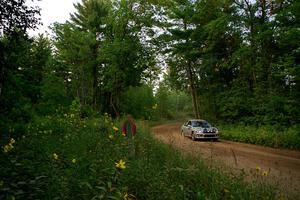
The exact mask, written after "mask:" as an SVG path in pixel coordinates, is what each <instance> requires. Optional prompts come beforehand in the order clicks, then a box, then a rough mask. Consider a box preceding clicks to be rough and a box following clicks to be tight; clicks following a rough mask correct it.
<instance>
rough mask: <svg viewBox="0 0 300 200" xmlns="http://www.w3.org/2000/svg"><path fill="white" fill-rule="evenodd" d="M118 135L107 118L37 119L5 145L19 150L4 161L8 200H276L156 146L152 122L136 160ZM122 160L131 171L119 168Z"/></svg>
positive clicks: (140, 138) (142, 126)
mask: <svg viewBox="0 0 300 200" xmlns="http://www.w3.org/2000/svg"><path fill="white" fill-rule="evenodd" d="M75 104H76V103H74V105H73V106H72V107H76V106H75ZM118 127H119V126H118V123H115V122H114V121H113V120H112V119H111V117H110V116H109V115H107V114H105V115H104V116H102V117H101V118H98V119H92V120H83V119H81V118H79V117H78V116H76V115H74V114H72V113H64V114H63V113H61V115H60V116H56V117H52V116H47V117H44V118H36V119H35V121H33V122H32V123H30V124H29V125H28V127H27V131H26V134H24V135H23V136H22V137H18V138H14V139H15V142H13V141H12V140H10V139H9V138H8V139H6V140H4V141H3V142H2V141H1V143H2V144H3V145H5V144H7V143H11V144H12V146H13V148H12V149H10V150H9V151H8V152H6V153H5V152H3V151H2V149H1V153H0V161H1V163H2V164H1V166H0V169H1V174H0V180H1V182H0V183H1V184H0V197H1V199H2V198H16V199H20V198H21V199H22V198H30V199H45V198H48V199H55V198H59V199H93V198H94V199H111V198H112V199H124V198H126V197H125V196H126V195H127V197H132V198H136V199H169V198H171V199H196V198H202V199H220V198H225V199H266V198H270V199H273V198H275V196H274V195H275V193H274V191H273V190H272V189H271V188H269V187H268V186H266V185H256V184H254V183H247V184H245V183H243V182H241V181H238V180H233V179H231V178H229V177H227V176H225V175H224V174H222V173H221V172H220V171H216V170H212V169H208V168H207V167H206V166H205V165H204V164H203V163H202V161H201V160H200V161H195V159H194V158H189V157H186V156H183V155H181V154H180V153H179V152H178V151H176V150H174V149H172V148H170V147H169V146H166V145H164V144H162V143H160V142H158V141H156V140H154V139H153V138H152V137H151V135H150V134H149V132H148V131H149V128H148V125H147V123H146V122H145V121H141V122H140V123H138V134H137V136H136V138H135V141H134V143H135V157H134V158H130V157H129V156H128V139H127V138H124V137H123V136H122V135H121V133H120V130H119V129H118ZM12 142H13V143H12ZM121 159H122V161H125V164H124V165H123V167H125V168H123V169H122V168H117V165H116V164H117V163H120V160H121Z"/></svg>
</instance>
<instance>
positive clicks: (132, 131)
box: [122, 115, 136, 158]
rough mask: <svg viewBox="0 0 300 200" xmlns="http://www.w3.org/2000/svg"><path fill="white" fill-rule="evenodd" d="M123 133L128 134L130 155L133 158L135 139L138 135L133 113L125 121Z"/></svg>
mask: <svg viewBox="0 0 300 200" xmlns="http://www.w3.org/2000/svg"><path fill="white" fill-rule="evenodd" d="M122 135H124V136H126V137H127V139H128V151H129V157H130V158H133V157H134V156H135V146H134V140H133V139H134V137H135V135H136V125H135V123H134V120H133V117H132V116H131V115H128V116H127V120H126V121H125V122H124V123H123V126H122Z"/></svg>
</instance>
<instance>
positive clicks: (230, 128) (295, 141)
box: [150, 117, 300, 150]
mask: <svg viewBox="0 0 300 200" xmlns="http://www.w3.org/2000/svg"><path fill="white" fill-rule="evenodd" d="M185 121H186V119H185V118H182V117H181V118H180V119H177V120H163V121H154V122H152V121H151V122H150V126H152V127H153V126H157V125H160V124H171V123H184V122H185ZM213 126H216V127H217V128H218V129H219V131H220V137H221V138H222V139H225V140H231V141H235V142H243V143H249V144H257V145H262V146H268V147H274V148H283V149H291V150H300V125H294V126H291V127H280V126H270V125H269V126H267V125H265V126H261V127H255V126H245V125H238V124H224V123H217V124H213Z"/></svg>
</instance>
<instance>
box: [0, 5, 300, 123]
mask: <svg viewBox="0 0 300 200" xmlns="http://www.w3.org/2000/svg"><path fill="white" fill-rule="evenodd" d="M74 6H75V8H76V11H75V12H74V13H72V14H71V16H70V20H69V21H67V22H65V23H55V24H54V25H53V26H52V34H51V37H50V36H45V35H39V36H38V37H34V38H30V37H29V36H28V33H27V30H28V29H33V28H35V27H36V25H37V24H38V23H39V9H38V8H33V7H27V6H25V0H14V1H3V2H2V3H1V6H0V10H1V18H0V19H1V25H0V29H1V34H0V47H1V48H0V51H1V52H0V65H1V71H0V72H1V74H0V100H1V108H0V112H1V124H0V126H1V127H3V128H4V129H8V125H7V124H10V123H13V122H15V121H17V122H19V123H26V122H28V121H30V119H32V117H34V116H35V115H52V114H57V113H59V112H62V111H64V110H68V109H69V108H70V106H71V105H72V102H73V103H74V102H77V103H78V104H79V105H80V109H81V116H82V117H88V116H90V115H92V114H93V113H97V112H99V113H104V112H107V113H110V114H111V115H112V116H114V117H119V116H121V115H123V114H126V113H131V114H133V115H134V116H135V117H138V118H144V119H153V118H156V119H158V118H160V117H164V118H170V117H173V118H176V115H177V114H178V113H179V112H185V113H188V114H190V115H193V116H194V117H197V118H205V119H210V120H212V121H221V122H226V123H228V122H229V123H242V124H249V125H256V126H260V125H265V124H271V125H274V124H278V125H285V126H290V125H294V124H299V119H300V101H299V100H300V88H299V86H300V78H299V75H300V66H299V64H300V60H299V58H300V21H299V20H300V18H299V17H300V16H299V15H300V2H299V1H296V0H281V1H277V0H276V1H275V0H270V1H264V0H256V1H250V0H193V1H191V0H163V1H156V0H151V1H143V0H117V1H110V0H83V1H82V2H79V3H77V4H75V5H74ZM162 73H163V74H164V75H162ZM162 76H163V80H160V78H159V77H162ZM153 91H155V92H153ZM179 91H180V92H179Z"/></svg>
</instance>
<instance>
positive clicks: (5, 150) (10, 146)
mask: <svg viewBox="0 0 300 200" xmlns="http://www.w3.org/2000/svg"><path fill="white" fill-rule="evenodd" d="M12 149H13V146H12V145H10V144H7V145H5V146H4V147H3V151H4V153H8V152H10V151H11V150H12Z"/></svg>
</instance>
